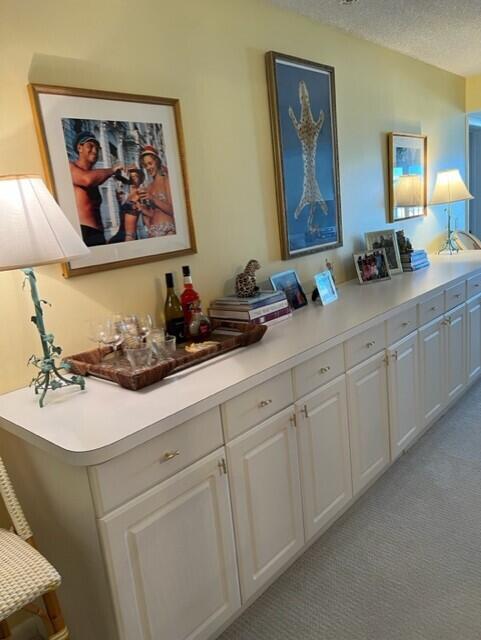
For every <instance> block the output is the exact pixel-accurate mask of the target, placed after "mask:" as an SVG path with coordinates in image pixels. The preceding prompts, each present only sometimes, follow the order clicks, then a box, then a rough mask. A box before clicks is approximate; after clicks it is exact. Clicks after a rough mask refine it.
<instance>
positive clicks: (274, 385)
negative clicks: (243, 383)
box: [221, 371, 293, 440]
mask: <svg viewBox="0 0 481 640" xmlns="http://www.w3.org/2000/svg"><path fill="white" fill-rule="evenodd" d="M292 402H293V394H292V380H291V372H290V371H286V372H285V373H281V375H279V376H276V377H275V378H272V379H271V380H267V381H266V382H263V383H262V384H259V385H257V387H254V388H253V389H249V391H246V392H245V393H241V394H240V395H238V396H237V397H236V398H232V400H228V401H227V402H225V403H224V404H223V405H222V407H221V410H222V422H223V425H224V433H225V438H226V440H232V438H235V437H236V436H238V435H239V434H241V433H243V432H244V431H247V429H250V428H251V427H253V426H254V425H256V424H259V423H260V422H262V421H263V420H266V419H267V418H270V417H271V416H273V415H274V414H275V413H277V412H278V411H280V410H281V409H284V408H285V407H287V406H289V405H290V404H292Z"/></svg>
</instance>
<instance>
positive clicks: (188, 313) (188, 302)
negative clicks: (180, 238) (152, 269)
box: [180, 265, 200, 338]
mask: <svg viewBox="0 0 481 640" xmlns="http://www.w3.org/2000/svg"><path fill="white" fill-rule="evenodd" d="M182 274H183V276H184V290H183V291H182V293H181V294H180V303H181V305H182V312H183V314H184V327H185V333H184V335H185V337H186V338H187V337H188V336H189V325H190V322H191V320H192V310H193V308H194V306H196V305H199V307H200V296H199V294H198V293H197V291H196V290H195V289H194V285H193V284H192V277H191V275H190V267H189V266H188V265H186V266H184V267H182Z"/></svg>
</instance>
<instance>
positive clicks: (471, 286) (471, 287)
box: [466, 273, 481, 298]
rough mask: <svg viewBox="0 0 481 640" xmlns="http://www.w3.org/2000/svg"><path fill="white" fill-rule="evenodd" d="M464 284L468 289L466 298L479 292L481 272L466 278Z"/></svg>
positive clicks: (480, 288) (480, 291) (480, 290)
mask: <svg viewBox="0 0 481 640" xmlns="http://www.w3.org/2000/svg"><path fill="white" fill-rule="evenodd" d="M466 285H467V289H468V292H467V294H468V298H472V297H473V296H475V295H476V294H478V293H481V273H478V274H477V275H475V276H472V277H471V278H468V279H467V281H466Z"/></svg>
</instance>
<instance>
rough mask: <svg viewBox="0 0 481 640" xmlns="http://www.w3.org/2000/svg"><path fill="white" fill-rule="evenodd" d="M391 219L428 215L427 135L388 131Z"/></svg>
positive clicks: (392, 220) (393, 220)
mask: <svg viewBox="0 0 481 640" xmlns="http://www.w3.org/2000/svg"><path fill="white" fill-rule="evenodd" d="M388 154H389V163H388V164H389V220H390V221H391V222H395V221H396V220H406V219H407V218H415V217H417V216H424V215H426V206H427V180H426V166H427V136H423V135H416V134H412V133H390V134H388Z"/></svg>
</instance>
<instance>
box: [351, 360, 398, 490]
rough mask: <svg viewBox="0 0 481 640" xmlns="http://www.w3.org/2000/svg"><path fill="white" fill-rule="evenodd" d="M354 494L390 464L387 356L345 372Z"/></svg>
mask: <svg viewBox="0 0 481 640" xmlns="http://www.w3.org/2000/svg"><path fill="white" fill-rule="evenodd" d="M347 387H348V400H349V428H350V442H351V461H352V484H353V489H354V494H356V493H357V492H358V491H360V489H362V488H363V487H364V486H365V485H366V484H367V483H368V482H369V481H370V480H372V479H373V478H374V477H375V476H376V475H377V474H378V473H379V472H380V471H382V469H383V468H384V467H386V466H387V465H388V464H389V417H388V395H387V376H386V355H385V353H384V352H382V353H379V354H378V355H377V356H374V357H373V358H371V359H370V360H368V361H367V362H364V363H363V364H361V365H358V366H357V367H355V368H354V369H351V371H349V372H348V373H347Z"/></svg>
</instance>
